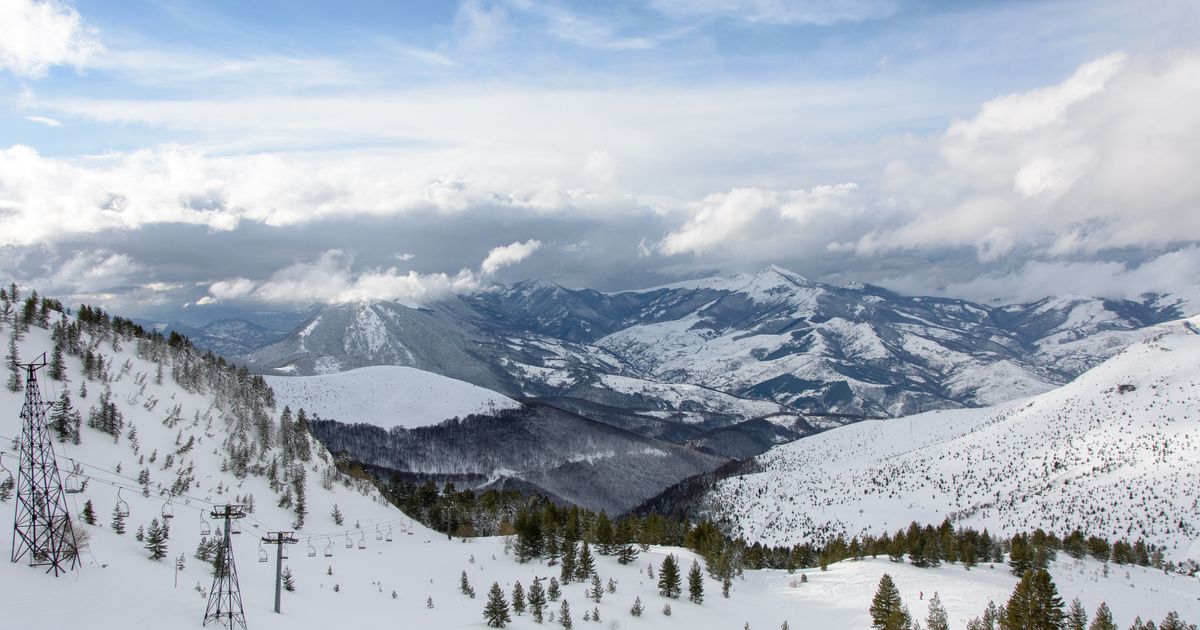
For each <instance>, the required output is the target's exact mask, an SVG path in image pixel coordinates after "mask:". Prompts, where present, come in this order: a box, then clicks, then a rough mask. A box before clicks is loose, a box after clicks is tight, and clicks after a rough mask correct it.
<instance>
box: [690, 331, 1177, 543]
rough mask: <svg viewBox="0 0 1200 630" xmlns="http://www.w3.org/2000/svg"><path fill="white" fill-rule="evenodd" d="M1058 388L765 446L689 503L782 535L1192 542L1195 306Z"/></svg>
mask: <svg viewBox="0 0 1200 630" xmlns="http://www.w3.org/2000/svg"><path fill="white" fill-rule="evenodd" d="M1145 332H1146V334H1147V338H1146V339H1145V340H1143V341H1141V342H1138V343H1135V344H1133V345H1132V346H1130V347H1128V348H1127V349H1125V350H1123V351H1122V352H1120V353H1118V354H1117V355H1115V356H1114V357H1112V358H1110V359H1108V360H1107V361H1105V362H1104V363H1102V364H1100V365H1098V366H1096V367H1094V368H1092V369H1091V370H1089V371H1088V372H1086V373H1085V374H1083V375H1082V376H1080V377H1079V378H1077V379H1075V380H1074V381H1073V382H1071V383H1070V384H1068V385H1065V386H1063V387H1061V388H1059V389H1056V390H1053V391H1051V392H1047V393H1044V394H1041V395H1038V396H1034V397H1032V398H1027V399H1023V400H1018V401H1011V402H1008V403H1004V404H1002V405H998V406H994V407H989V408H981V409H962V410H940V411H933V412H929V413H924V414H919V415H914V416H910V417H907V418H899V419H891V420H879V421H870V420H868V421H863V422H859V423H856V424H853V425H850V426H845V427H841V428H837V429H833V430H830V431H826V432H824V433H821V434H819V435H815V436H812V437H808V438H805V439H803V440H798V441H796V442H792V443H789V444H786V445H783V446H779V447H776V448H773V449H771V450H769V451H767V452H766V453H763V454H761V455H759V456H758V457H756V458H755V459H754V461H753V462H752V465H751V466H749V467H747V468H745V469H743V470H742V471H735V472H734V474H733V475H731V476H729V477H727V478H725V479H723V480H720V481H717V482H716V483H714V484H712V485H711V488H710V489H709V490H708V491H707V492H704V493H702V494H701V495H700V496H699V498H698V500H697V501H696V502H695V503H694V504H693V505H691V506H690V507H691V512H692V514H694V515H707V516H710V517H712V518H714V519H716V520H717V521H718V522H720V523H722V524H723V525H724V526H726V527H728V528H729V530H730V531H731V532H732V533H734V534H736V535H742V536H745V537H746V538H747V539H750V540H762V541H764V542H767V541H769V542H772V543H779V544H792V543H796V542H800V541H803V540H821V539H824V538H825V537H827V536H831V535H835V534H844V535H846V536H847V538H849V537H851V536H853V535H856V534H858V533H860V532H864V531H873V532H875V533H877V534H878V533H882V532H885V531H887V532H891V531H895V530H896V529H898V528H902V527H905V526H907V525H908V523H909V522H911V521H913V520H916V521H919V522H938V521H940V520H941V519H943V518H945V517H950V518H952V519H954V520H955V521H957V522H960V523H963V524H966V525H974V526H976V527H980V528H982V527H988V528H990V529H991V531H992V532H994V533H995V532H1015V531H1022V530H1028V529H1031V528H1033V527H1042V528H1045V529H1046V530H1047V531H1055V532H1058V533H1059V534H1064V533H1066V532H1068V531H1070V530H1072V529H1075V528H1080V529H1082V530H1083V531H1086V532H1088V533H1089V534H1099V535H1102V536H1109V537H1113V538H1117V537H1123V538H1130V539H1133V538H1139V537H1140V538H1145V539H1146V540H1147V541H1148V542H1152V543H1156V544H1159V545H1163V546H1165V547H1166V548H1167V549H1168V551H1169V553H1170V554H1171V555H1173V556H1175V557H1178V558H1194V557H1196V556H1197V555H1198V554H1200V521H1198V520H1197V516H1196V510H1195V506H1196V504H1197V501H1200V491H1198V490H1197V485H1196V483H1195V473H1194V472H1193V471H1195V470H1196V469H1197V466H1198V465H1200V425H1198V424H1197V418H1200V395H1198V394H1200V373H1197V371H1196V366H1197V365H1198V364H1200V317H1194V318H1191V319H1189V320H1181V321H1176V322H1170V323H1167V324H1160V325H1157V326H1153V327H1151V328H1149V329H1146V331H1145Z"/></svg>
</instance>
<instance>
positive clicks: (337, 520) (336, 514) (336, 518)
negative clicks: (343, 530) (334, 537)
mask: <svg viewBox="0 0 1200 630" xmlns="http://www.w3.org/2000/svg"><path fill="white" fill-rule="evenodd" d="M329 515H330V516H332V517H333V522H334V524H336V525H341V524H342V523H344V522H346V517H345V516H342V511H341V510H339V509H338V505H337V504H336V503H334V504H333V511H332V512H330V513H329Z"/></svg>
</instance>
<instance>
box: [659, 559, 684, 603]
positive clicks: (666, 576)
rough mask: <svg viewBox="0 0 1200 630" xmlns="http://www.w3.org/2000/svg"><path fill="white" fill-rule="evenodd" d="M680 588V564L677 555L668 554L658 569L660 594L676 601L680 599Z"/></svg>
mask: <svg viewBox="0 0 1200 630" xmlns="http://www.w3.org/2000/svg"><path fill="white" fill-rule="evenodd" d="M680 587H681V580H680V578H679V563H678V562H677V561H676V560H675V554H668V555H667V557H666V558H663V561H662V566H661V567H659V569H658V592H659V594H660V595H662V596H663V597H670V598H672V599H674V598H676V597H679V592H680Z"/></svg>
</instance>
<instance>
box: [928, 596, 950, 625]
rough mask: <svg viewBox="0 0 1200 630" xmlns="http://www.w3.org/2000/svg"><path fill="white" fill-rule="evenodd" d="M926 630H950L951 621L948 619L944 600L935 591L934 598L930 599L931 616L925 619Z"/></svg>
mask: <svg viewBox="0 0 1200 630" xmlns="http://www.w3.org/2000/svg"><path fill="white" fill-rule="evenodd" d="M925 629H926V630H950V620H949V619H947V618H946V607H945V606H943V605H942V598H941V596H940V595H938V594H937V591H934V593H933V597H930V598H929V614H928V616H926V617H925Z"/></svg>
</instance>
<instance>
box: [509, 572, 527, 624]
mask: <svg viewBox="0 0 1200 630" xmlns="http://www.w3.org/2000/svg"><path fill="white" fill-rule="evenodd" d="M512 607H513V612H515V613H517V616H520V615H521V614H522V613H524V612H525V587H523V586H521V582H520V581H519V580H518V581H517V583H516V584H513V590H512Z"/></svg>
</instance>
